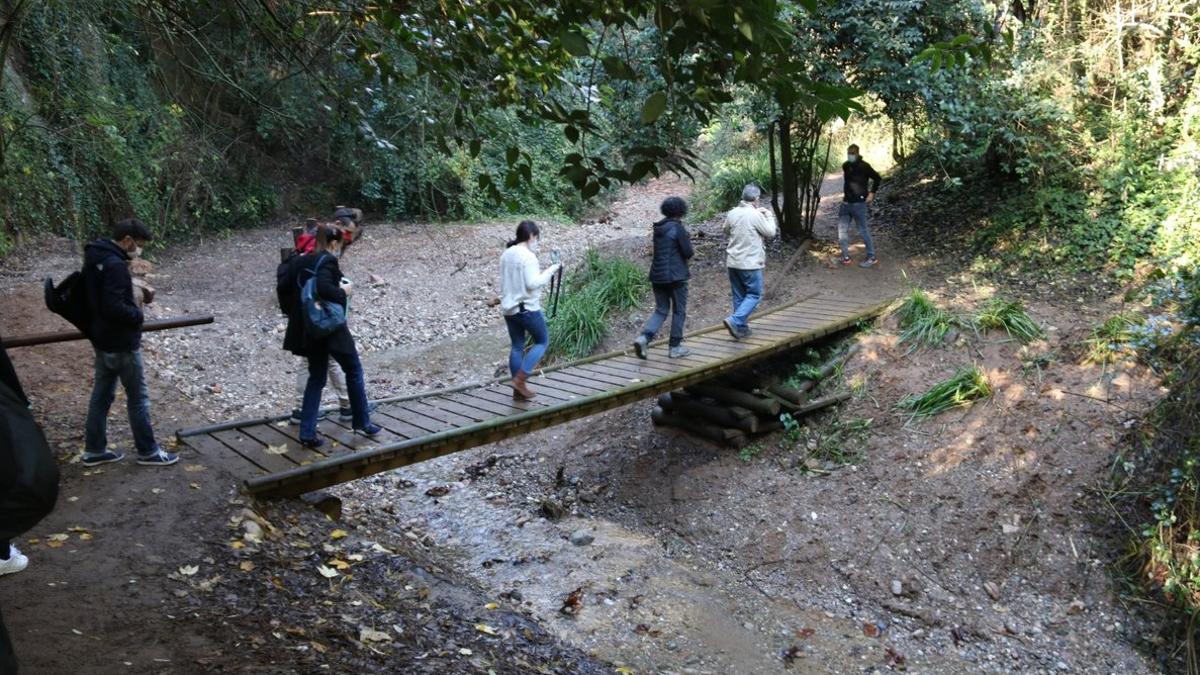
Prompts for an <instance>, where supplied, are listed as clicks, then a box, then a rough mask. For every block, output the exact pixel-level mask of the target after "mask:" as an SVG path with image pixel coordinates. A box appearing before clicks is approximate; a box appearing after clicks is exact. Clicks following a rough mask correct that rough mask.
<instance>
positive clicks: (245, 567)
mask: <svg viewBox="0 0 1200 675" xmlns="http://www.w3.org/2000/svg"><path fill="white" fill-rule="evenodd" d="M238 567H239V568H241V570H242V571H243V572H253V571H254V568H255V567H257V565H255V564H254V561H253V560H243V561H242V564H240V565H238Z"/></svg>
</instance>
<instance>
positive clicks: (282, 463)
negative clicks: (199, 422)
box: [211, 429, 297, 473]
mask: <svg viewBox="0 0 1200 675" xmlns="http://www.w3.org/2000/svg"><path fill="white" fill-rule="evenodd" d="M211 435H212V437H213V438H215V439H217V440H218V441H221V442H222V443H224V444H225V445H226V446H228V447H229V449H230V450H233V451H234V452H236V453H237V454H239V455H241V456H242V457H244V458H246V459H247V460H249V461H250V462H252V463H254V464H257V465H258V466H261V467H262V468H263V469H266V470H267V471H269V472H271V473H275V472H278V471H287V470H288V469H294V468H296V466H297V465H296V463H295V462H293V461H292V460H291V459H288V458H287V457H285V456H283V455H272V454H271V453H269V452H267V451H266V449H267V446H265V445H263V444H262V443H259V442H258V441H257V440H256V439H254V438H251V437H250V436H247V435H246V434H243V433H241V432H240V431H238V430H236V429H231V430H229V431H218V432H216V433H214V434H211Z"/></svg>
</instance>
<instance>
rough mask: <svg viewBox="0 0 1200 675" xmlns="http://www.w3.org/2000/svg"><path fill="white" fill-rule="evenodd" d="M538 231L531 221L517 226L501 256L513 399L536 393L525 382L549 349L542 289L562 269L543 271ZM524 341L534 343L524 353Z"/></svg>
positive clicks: (502, 307) (502, 303)
mask: <svg viewBox="0 0 1200 675" xmlns="http://www.w3.org/2000/svg"><path fill="white" fill-rule="evenodd" d="M540 236H541V232H540V231H539V230H538V226H537V223H534V222H533V221H532V220H525V221H521V223H520V224H519V225H517V238H516V239H513V240H512V241H510V242H508V246H507V247H506V248H505V250H504V253H503V254H502V255H501V256H500V312H501V313H502V314H503V315H504V323H505V325H507V326H508V337H509V341H510V342H511V345H512V347H511V349H510V350H509V353H508V370H509V372H510V373H511V374H512V382H511V383H510V384H511V386H512V389H513V397H514V398H523V399H531V398H533V397H534V396H536V394H535V393H534V391H533V390H532V389H530V388H529V385H528V384H526V380H527V379H528V378H529V373H532V372H533V369H534V368H537V364H538V362H540V361H541V360H542V356H543V355H545V353H546V348H547V347H549V346H550V331H549V330H548V329H547V328H546V318H545V317H544V316H543V315H542V287H544V286H545V285H546V284H548V283H550V280H551V279H552V278H554V273H555V272H557V271H558V270H559V268H561V267H562V264H561V263H554V264H553V265H551V266H550V267H548V268H546V270H545V271H543V270H542V269H541V264H540V263H539V262H538V259H537V251H538V238H539V237H540ZM527 338H529V339H532V340H533V346H532V347H530V348H529V352H528V353H526V351H525V343H526V340H527Z"/></svg>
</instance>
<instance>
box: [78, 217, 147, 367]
mask: <svg viewBox="0 0 1200 675" xmlns="http://www.w3.org/2000/svg"><path fill="white" fill-rule="evenodd" d="M83 278H84V286H85V287H86V288H87V297H88V307H89V309H90V310H91V314H92V316H91V330H89V331H88V337H89V338H90V339H91V341H92V345H93V346H94V347H95V348H96V349H98V350H100V351H102V352H132V351H135V350H137V349H138V348H140V347H141V346H142V321H143V318H144V317H143V316H142V310H141V308H140V307H138V306H137V303H136V302H134V301H133V277H132V276H130V274H129V254H128V253H126V252H125V250H124V249H122V248H121V247H120V246H117V243H116V242H114V241H112V240H111V239H97V240H96V241H93V242H92V243H90V244H88V245H87V248H85V249H84V253H83Z"/></svg>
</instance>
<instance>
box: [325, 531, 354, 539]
mask: <svg viewBox="0 0 1200 675" xmlns="http://www.w3.org/2000/svg"><path fill="white" fill-rule="evenodd" d="M348 534H349V532H346V531H345V530H334V531H333V532H330V533H329V538H330V539H345V538H346V535H348Z"/></svg>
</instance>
